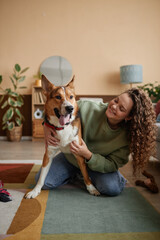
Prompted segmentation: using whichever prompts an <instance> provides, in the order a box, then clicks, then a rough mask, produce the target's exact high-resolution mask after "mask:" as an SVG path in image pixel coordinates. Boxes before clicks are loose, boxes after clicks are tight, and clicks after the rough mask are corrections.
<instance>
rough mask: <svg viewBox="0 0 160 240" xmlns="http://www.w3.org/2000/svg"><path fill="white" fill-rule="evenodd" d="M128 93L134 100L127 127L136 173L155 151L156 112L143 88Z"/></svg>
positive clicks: (141, 169) (132, 89) (140, 170)
mask: <svg viewBox="0 0 160 240" xmlns="http://www.w3.org/2000/svg"><path fill="white" fill-rule="evenodd" d="M126 93H128V95H129V97H130V98H131V99H132V101H133V108H132V110H131V112H130V116H131V120H130V121H128V123H127V128H128V133H129V139H130V153H131V156H132V160H133V161H132V163H133V174H134V175H135V174H136V173H140V172H142V171H143V170H144V168H145V166H146V164H147V163H148V161H149V158H150V156H151V155H153V153H155V149H156V148H155V146H156V141H155V140H156V125H155V122H156V114H155V110H154V108H153V104H152V102H151V99H150V97H149V96H148V95H147V94H146V93H145V92H144V91H143V90H142V89H139V88H131V89H129V90H127V91H126Z"/></svg>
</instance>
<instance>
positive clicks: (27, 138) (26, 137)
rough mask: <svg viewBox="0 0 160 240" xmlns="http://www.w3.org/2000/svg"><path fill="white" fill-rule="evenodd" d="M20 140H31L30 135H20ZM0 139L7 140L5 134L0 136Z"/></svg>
mask: <svg viewBox="0 0 160 240" xmlns="http://www.w3.org/2000/svg"><path fill="white" fill-rule="evenodd" d="M21 140H22V141H32V137H31V136H22V138H21ZM0 141H8V140H7V137H6V136H0Z"/></svg>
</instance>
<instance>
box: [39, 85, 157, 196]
mask: <svg viewBox="0 0 160 240" xmlns="http://www.w3.org/2000/svg"><path fill="white" fill-rule="evenodd" d="M78 105H79V109H80V113H81V123H82V130H83V140H82V145H79V144H77V143H76V142H72V143H71V144H70V150H71V152H72V153H73V154H78V155H81V156H83V157H84V158H85V159H86V164H87V166H88V173H89V176H90V178H91V180H92V183H93V184H94V186H95V187H96V188H97V190H98V191H99V192H100V193H101V194H106V195H109V196H116V195H118V194H120V193H121V192H122V190H123V188H124V186H125V184H126V179H125V178H124V177H123V176H122V175H121V173H120V172H119V170H118V169H119V168H120V167H122V166H124V165H125V164H126V163H127V162H128V156H129V154H130V155H131V158H132V162H133V173H134V174H135V173H137V172H138V171H142V170H143V169H144V167H145V165H146V163H147V162H148V160H149V157H150V155H151V154H152V153H153V151H154V147H155V135H156V134H155V133H156V130H155V128H156V127H155V112H154V109H153V106H152V102H151V100H150V98H149V97H148V96H147V95H146V94H145V93H144V91H143V90H141V89H137V88H132V89H130V90H127V91H126V92H124V93H122V94H121V95H119V96H118V97H116V98H115V99H113V100H112V101H110V102H109V104H108V103H96V102H91V101H79V102H78ZM44 132H45V141H46V146H47V145H53V146H55V145H57V144H58V142H59V141H58V139H57V138H56V133H55V131H54V130H53V129H51V128H49V127H46V126H45V127H44ZM73 154H63V153H60V154H59V155H57V156H56V157H55V158H54V159H53V161H52V165H51V168H50V170H49V172H48V175H47V177H46V180H45V184H44V187H43V189H53V188H56V187H58V186H60V185H63V184H66V183H68V182H69V181H70V180H71V179H73V178H74V177H75V176H76V174H77V173H78V172H79V171H80V170H79V168H78V165H77V162H76V159H75V157H74V156H73ZM39 174H40V172H39V173H38V174H37V176H36V181H37V180H38V178H39Z"/></svg>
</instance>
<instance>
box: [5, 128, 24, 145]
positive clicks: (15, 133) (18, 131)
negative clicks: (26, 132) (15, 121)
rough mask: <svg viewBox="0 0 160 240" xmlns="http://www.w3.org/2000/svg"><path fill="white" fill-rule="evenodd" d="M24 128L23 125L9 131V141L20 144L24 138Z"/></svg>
mask: <svg viewBox="0 0 160 240" xmlns="http://www.w3.org/2000/svg"><path fill="white" fill-rule="evenodd" d="M22 127H23V124H21V126H16V127H14V128H13V129H12V130H10V131H9V130H7V138H8V141H12V142H20V140H21V137H22Z"/></svg>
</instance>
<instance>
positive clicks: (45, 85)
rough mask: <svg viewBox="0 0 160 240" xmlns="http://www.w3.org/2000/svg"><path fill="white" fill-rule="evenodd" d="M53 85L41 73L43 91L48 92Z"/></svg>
mask: <svg viewBox="0 0 160 240" xmlns="http://www.w3.org/2000/svg"><path fill="white" fill-rule="evenodd" d="M54 87H55V86H54V85H53V84H52V83H51V82H50V81H49V80H48V79H47V78H46V77H45V76H44V75H42V88H43V90H44V91H45V93H46V94H47V93H50V92H51V91H52V90H53V89H54Z"/></svg>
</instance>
